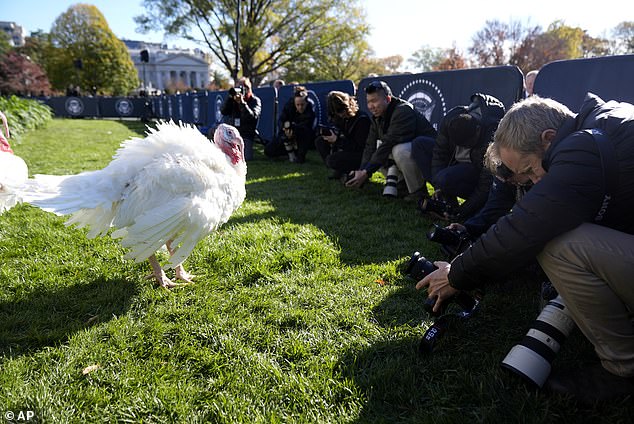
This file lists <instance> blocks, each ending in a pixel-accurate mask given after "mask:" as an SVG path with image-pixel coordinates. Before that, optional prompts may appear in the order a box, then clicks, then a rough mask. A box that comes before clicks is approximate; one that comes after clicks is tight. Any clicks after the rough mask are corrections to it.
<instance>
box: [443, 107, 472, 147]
mask: <svg viewBox="0 0 634 424" xmlns="http://www.w3.org/2000/svg"><path fill="white" fill-rule="evenodd" d="M478 127H479V122H478V120H477V119H476V118H474V117H473V116H471V115H469V114H468V113H461V114H460V115H458V116H456V117H455V118H453V119H452V120H451V121H450V122H449V125H448V126H447V136H448V137H449V141H451V142H452V143H454V144H456V145H458V146H465V147H473V146H475V144H476V142H477V139H478V135H479V134H478Z"/></svg>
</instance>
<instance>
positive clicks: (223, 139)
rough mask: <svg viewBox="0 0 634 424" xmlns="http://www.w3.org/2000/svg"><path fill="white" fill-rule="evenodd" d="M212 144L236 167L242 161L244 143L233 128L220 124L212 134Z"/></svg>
mask: <svg viewBox="0 0 634 424" xmlns="http://www.w3.org/2000/svg"><path fill="white" fill-rule="evenodd" d="M214 143H216V145H217V146H218V147H219V148H220V150H222V151H223V152H224V154H225V155H227V156H228V157H229V159H231V163H232V164H233V165H236V164H238V163H240V162H242V161H244V141H242V137H241V136H240V133H239V132H238V130H237V129H236V128H235V127H232V126H231V125H227V124H220V125H219V126H218V128H216V132H215V133H214Z"/></svg>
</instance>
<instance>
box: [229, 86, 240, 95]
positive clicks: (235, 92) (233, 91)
mask: <svg viewBox="0 0 634 424" xmlns="http://www.w3.org/2000/svg"><path fill="white" fill-rule="evenodd" d="M238 94H242V87H231V88H230V89H229V95H230V96H231V97H235V96H237V95H238Z"/></svg>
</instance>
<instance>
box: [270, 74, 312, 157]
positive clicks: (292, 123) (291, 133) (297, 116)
mask: <svg viewBox="0 0 634 424" xmlns="http://www.w3.org/2000/svg"><path fill="white" fill-rule="evenodd" d="M314 122H315V112H314V111H313V106H312V104H311V103H310V101H309V100H308V90H307V89H306V87H304V86H301V85H298V86H296V87H295V89H294V94H293V98H292V99H290V100H289V102H288V103H287V104H286V105H285V106H284V108H283V109H282V112H281V113H280V129H281V130H280V134H279V135H278V137H277V138H276V139H275V140H273V141H271V142H270V143H267V144H266V145H265V146H264V154H265V155H266V156H268V157H270V158H274V157H278V156H284V155H287V156H288V160H289V162H293V163H304V162H305V161H306V153H307V152H308V149H309V147H310V146H312V145H313V140H314V139H315V131H314V128H313V125H314Z"/></svg>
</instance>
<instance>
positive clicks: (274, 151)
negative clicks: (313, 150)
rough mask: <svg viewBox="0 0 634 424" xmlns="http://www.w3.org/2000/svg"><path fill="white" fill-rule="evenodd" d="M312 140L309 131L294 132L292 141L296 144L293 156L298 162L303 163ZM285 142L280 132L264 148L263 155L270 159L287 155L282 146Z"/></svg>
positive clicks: (284, 136)
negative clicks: (294, 155)
mask: <svg viewBox="0 0 634 424" xmlns="http://www.w3.org/2000/svg"><path fill="white" fill-rule="evenodd" d="M313 138H314V134H313V133H312V132H311V131H308V130H303V129H300V130H299V131H298V130H296V131H295V134H294V141H295V143H296V144H297V149H296V150H295V154H296V155H297V159H298V161H299V162H304V161H305V160H306V152H308V149H309V148H310V147H311V146H312V144H313ZM286 141H289V140H288V139H287V138H286V135H285V134H284V133H283V132H282V133H281V134H280V135H279V136H278V137H277V138H275V139H274V140H272V141H271V142H270V143H267V144H266V146H264V154H265V155H266V156H268V157H270V158H274V157H278V156H284V155H286V154H288V152H287V151H286V146H285V145H284V144H285V142H286Z"/></svg>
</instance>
